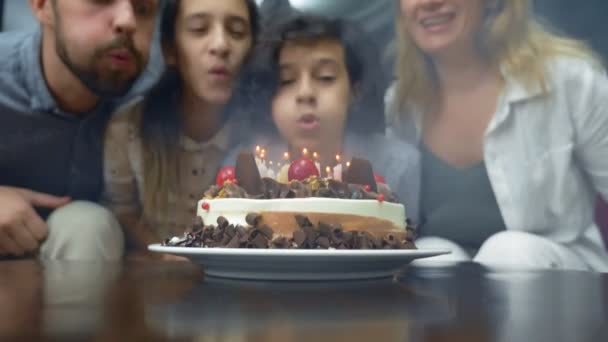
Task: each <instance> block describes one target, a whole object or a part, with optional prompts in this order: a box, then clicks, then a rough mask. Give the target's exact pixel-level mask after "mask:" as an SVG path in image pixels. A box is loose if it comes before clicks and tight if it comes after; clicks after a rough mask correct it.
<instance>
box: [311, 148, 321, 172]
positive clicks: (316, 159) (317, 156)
mask: <svg viewBox="0 0 608 342" xmlns="http://www.w3.org/2000/svg"><path fill="white" fill-rule="evenodd" d="M312 158H313V159H314V162H315V166H316V167H317V171H319V174H321V163H319V154H318V153H317V152H314V153H313V154H312Z"/></svg>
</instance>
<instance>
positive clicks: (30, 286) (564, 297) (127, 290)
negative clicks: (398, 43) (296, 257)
mask: <svg viewBox="0 0 608 342" xmlns="http://www.w3.org/2000/svg"><path fill="white" fill-rule="evenodd" d="M0 340H2V341H3V340H19V341H21V340H31V341H37V340H43V341H46V340H62V341H63V340H87V341H91V340H92V341H173V340H176V341H182V340H183V341H286V342H288V341H342V340H344V341H374V342H381V341H467V342H472V341H509V342H510V341H576V342H584V341H594V342H595V341H608V275H600V274H592V273H584V272H570V271H545V272H540V271H539V272H516V271H505V270H502V271H492V270H488V269H484V268H482V267H481V266H478V265H475V264H461V265H457V266H454V267H447V268H415V267H412V268H409V269H407V270H405V271H404V272H403V274H401V275H399V276H398V277H396V279H393V280H380V281H362V282H341V283H336V282H333V283H257V282H234V281H225V280H220V279H210V278H208V279H204V277H203V274H202V273H201V271H200V270H199V268H198V267H196V266H194V265H191V264H187V263H162V262H126V263H123V264H104V263H97V264H94V263H78V262H57V263H45V264H40V263H38V262H36V261H5V262H0Z"/></svg>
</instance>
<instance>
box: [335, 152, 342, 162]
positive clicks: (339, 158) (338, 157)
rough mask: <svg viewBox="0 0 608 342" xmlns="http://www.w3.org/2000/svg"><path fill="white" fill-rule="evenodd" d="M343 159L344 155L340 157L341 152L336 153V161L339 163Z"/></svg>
mask: <svg viewBox="0 0 608 342" xmlns="http://www.w3.org/2000/svg"><path fill="white" fill-rule="evenodd" d="M341 160H342V157H340V155H339V154H336V161H337V162H338V163H339V162H340V161H341Z"/></svg>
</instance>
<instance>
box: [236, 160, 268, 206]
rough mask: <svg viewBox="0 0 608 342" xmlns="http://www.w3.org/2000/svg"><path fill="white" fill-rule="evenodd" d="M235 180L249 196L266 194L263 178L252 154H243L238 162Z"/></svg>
mask: <svg viewBox="0 0 608 342" xmlns="http://www.w3.org/2000/svg"><path fill="white" fill-rule="evenodd" d="M235 178H236V179H237V180H238V182H239V186H240V187H241V188H243V189H244V190H245V191H246V192H247V193H248V194H249V195H252V196H256V195H261V194H263V193H264V187H263V183H262V177H261V176H260V171H259V170H258V166H257V165H256V163H255V158H254V157H253V154H251V153H241V154H239V156H238V158H237V160H236V167H235Z"/></svg>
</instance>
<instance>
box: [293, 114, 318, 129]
mask: <svg viewBox="0 0 608 342" xmlns="http://www.w3.org/2000/svg"><path fill="white" fill-rule="evenodd" d="M297 125H298V127H299V128H301V129H303V130H307V131H310V130H315V129H318V128H319V127H321V120H320V119H319V117H318V116H316V115H314V114H303V115H302V116H300V118H299V119H298V121H297Z"/></svg>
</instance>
